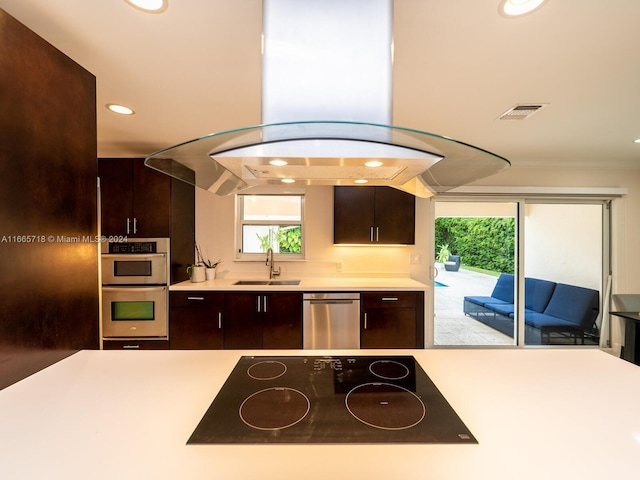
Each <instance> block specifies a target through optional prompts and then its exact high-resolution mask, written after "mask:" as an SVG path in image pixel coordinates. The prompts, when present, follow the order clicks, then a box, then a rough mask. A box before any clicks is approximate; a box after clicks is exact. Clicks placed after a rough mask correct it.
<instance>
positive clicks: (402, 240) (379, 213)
mask: <svg viewBox="0 0 640 480" xmlns="http://www.w3.org/2000/svg"><path fill="white" fill-rule="evenodd" d="M374 209H375V225H376V231H375V235H376V238H375V240H376V241H377V242H378V243H399V244H406V245H413V244H414V243H415V230H416V229H415V225H416V221H415V210H416V197H414V196H413V195H411V194H410V193H406V192H403V191H400V190H397V189H395V188H390V187H376V194H375V207H374Z"/></svg>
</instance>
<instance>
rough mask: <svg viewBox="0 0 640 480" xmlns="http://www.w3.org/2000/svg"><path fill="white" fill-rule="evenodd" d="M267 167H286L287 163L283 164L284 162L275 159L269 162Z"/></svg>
mask: <svg viewBox="0 0 640 480" xmlns="http://www.w3.org/2000/svg"><path fill="white" fill-rule="evenodd" d="M269 165H273V166H274V167H284V166H285V165H287V162H285V161H284V160H280V159H279V158H276V159H275V160H271V161H270V162H269Z"/></svg>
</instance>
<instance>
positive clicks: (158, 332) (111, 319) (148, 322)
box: [102, 286, 169, 338]
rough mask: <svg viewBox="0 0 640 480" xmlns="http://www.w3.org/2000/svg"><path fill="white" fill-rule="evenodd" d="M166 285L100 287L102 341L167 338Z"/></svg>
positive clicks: (167, 296)
mask: <svg viewBox="0 0 640 480" xmlns="http://www.w3.org/2000/svg"><path fill="white" fill-rule="evenodd" d="M168 300H169V289H168V287H167V286H153V287H146V286H135V287H129V286H127V287H105V286H103V287H102V336H103V337H104V338H125V337H159V338H166V337H167V335H168V331H167V330H168V323H169V322H168V316H167V315H168V314H167V305H168Z"/></svg>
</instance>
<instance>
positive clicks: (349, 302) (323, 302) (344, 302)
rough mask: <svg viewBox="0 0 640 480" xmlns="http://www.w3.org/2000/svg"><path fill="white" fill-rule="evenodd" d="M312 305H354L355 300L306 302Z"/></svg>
mask: <svg viewBox="0 0 640 480" xmlns="http://www.w3.org/2000/svg"><path fill="white" fill-rule="evenodd" d="M306 301H307V302H309V303H311V305H331V304H352V303H353V302H354V301H355V300H330V299H324V300H306Z"/></svg>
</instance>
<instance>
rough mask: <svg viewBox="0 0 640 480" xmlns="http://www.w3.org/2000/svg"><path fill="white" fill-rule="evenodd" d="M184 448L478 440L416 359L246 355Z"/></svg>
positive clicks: (467, 441) (471, 441)
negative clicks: (232, 445)
mask: <svg viewBox="0 0 640 480" xmlns="http://www.w3.org/2000/svg"><path fill="white" fill-rule="evenodd" d="M187 443H188V444H229V443H471V444H474V443H478V442H477V441H476V439H475V438H474V437H473V435H472V434H471V432H470V431H469V430H468V429H467V427H466V426H465V425H464V423H463V422H462V420H460V418H459V417H458V415H457V414H456V412H455V411H454V410H453V409H452V408H451V406H450V405H449V403H448V402H447V401H446V400H445V398H444V397H443V396H442V394H441V393H440V391H439V390H438V389H437V387H436V386H435V385H434V384H433V382H432V381H431V379H430V378H429V376H428V375H427V374H426V373H425V372H424V370H423V369H422V368H421V367H420V365H419V364H418V362H416V360H415V359H414V357H413V356H383V357H379V356H344V357H343V356H330V357H321V356H291V357H289V356H284V357H271V356H269V357H266V356H258V357H247V356H245V357H242V358H240V360H239V361H238V364H237V365H236V366H235V368H234V369H233V371H232V372H231V374H230V375H229V378H228V379H227V381H226V382H225V384H224V385H223V386H222V389H221V390H220V392H219V393H218V395H217V396H216V398H215V399H214V400H213V402H212V403H211V406H210V407H209V409H208V410H207V412H206V413H205V415H204V417H202V420H201V421H200V423H199V424H198V426H197V427H196V429H195V431H194V432H193V434H192V435H191V438H189V440H188V442H187Z"/></svg>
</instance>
